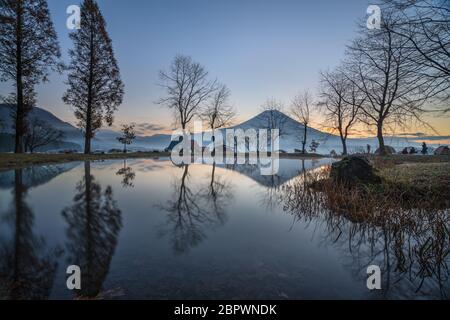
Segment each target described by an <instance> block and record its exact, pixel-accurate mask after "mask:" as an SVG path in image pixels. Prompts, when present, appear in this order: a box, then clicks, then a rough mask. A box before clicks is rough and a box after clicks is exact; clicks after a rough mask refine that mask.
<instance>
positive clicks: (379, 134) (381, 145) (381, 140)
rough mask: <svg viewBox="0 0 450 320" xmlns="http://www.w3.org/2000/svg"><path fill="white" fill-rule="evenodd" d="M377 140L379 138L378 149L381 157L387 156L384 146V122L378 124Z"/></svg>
mask: <svg viewBox="0 0 450 320" xmlns="http://www.w3.org/2000/svg"><path fill="white" fill-rule="evenodd" d="M377 138H378V147H379V150H380V155H382V156H384V155H386V149H385V145H384V138H383V122H381V121H379V122H378V123H377Z"/></svg>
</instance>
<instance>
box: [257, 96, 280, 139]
mask: <svg viewBox="0 0 450 320" xmlns="http://www.w3.org/2000/svg"><path fill="white" fill-rule="evenodd" d="M283 110H284V106H283V104H282V103H281V102H280V101H277V100H275V99H273V98H270V99H267V100H266V102H265V103H264V104H263V105H262V106H261V111H262V113H261V115H260V119H261V121H262V125H263V126H264V128H265V129H268V130H269V131H270V132H271V134H272V139H276V138H278V137H281V136H282V135H283V134H284V133H285V132H284V129H285V128H284V127H285V124H286V120H287V117H286V115H285V114H284V113H283ZM276 129H277V130H278V135H274V133H273V132H274V130H276Z"/></svg>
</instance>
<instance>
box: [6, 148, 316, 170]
mask: <svg viewBox="0 0 450 320" xmlns="http://www.w3.org/2000/svg"><path fill="white" fill-rule="evenodd" d="M169 155H170V153H169V152H154V151H151V152H132V153H105V154H88V155H86V154H82V153H69V154H65V153H55V154H53V153H52V154H46V153H34V154H29V153H23V154H15V153H0V171H4V170H10V169H15V168H23V167H28V166H34V165H46V164H56V163H65V162H72V161H91V160H111V159H139V158H141V159H142V158H154V157H168V156H169ZM324 157H325V156H322V155H319V154H299V153H283V154H280V158H282V159H284V158H287V159H316V158H324Z"/></svg>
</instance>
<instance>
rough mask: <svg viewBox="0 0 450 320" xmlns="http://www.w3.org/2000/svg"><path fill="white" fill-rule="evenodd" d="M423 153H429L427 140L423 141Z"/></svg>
mask: <svg viewBox="0 0 450 320" xmlns="http://www.w3.org/2000/svg"><path fill="white" fill-rule="evenodd" d="M420 152H421V153H422V154H428V147H427V144H426V143H425V142H422V150H421V151H420Z"/></svg>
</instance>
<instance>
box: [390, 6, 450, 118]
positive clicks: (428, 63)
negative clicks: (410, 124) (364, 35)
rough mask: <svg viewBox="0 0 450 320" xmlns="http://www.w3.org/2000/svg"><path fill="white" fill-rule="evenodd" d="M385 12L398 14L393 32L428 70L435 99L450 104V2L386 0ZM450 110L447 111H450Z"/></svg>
mask: <svg viewBox="0 0 450 320" xmlns="http://www.w3.org/2000/svg"><path fill="white" fill-rule="evenodd" d="M383 2H384V3H383V4H384V8H383V10H389V11H391V12H394V13H395V19H396V20H397V21H398V23H397V27H396V28H395V29H393V31H394V32H395V33H396V34H397V35H400V36H401V37H403V38H404V39H406V40H407V41H408V45H409V46H410V47H412V48H413V49H414V52H415V54H414V55H412V56H411V60H412V61H413V62H414V63H417V64H419V65H422V66H425V68H426V69H425V70H424V74H425V75H427V76H428V80H429V81H430V82H432V83H433V86H432V87H431V95H432V96H434V95H437V96H438V97H441V98H444V99H443V101H446V102H447V104H446V107H447V108H448V101H449V100H450V93H449V91H448V89H449V88H450V64H449V61H450V3H449V1H448V0H384V1H383ZM448 110H450V109H447V111H448Z"/></svg>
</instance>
